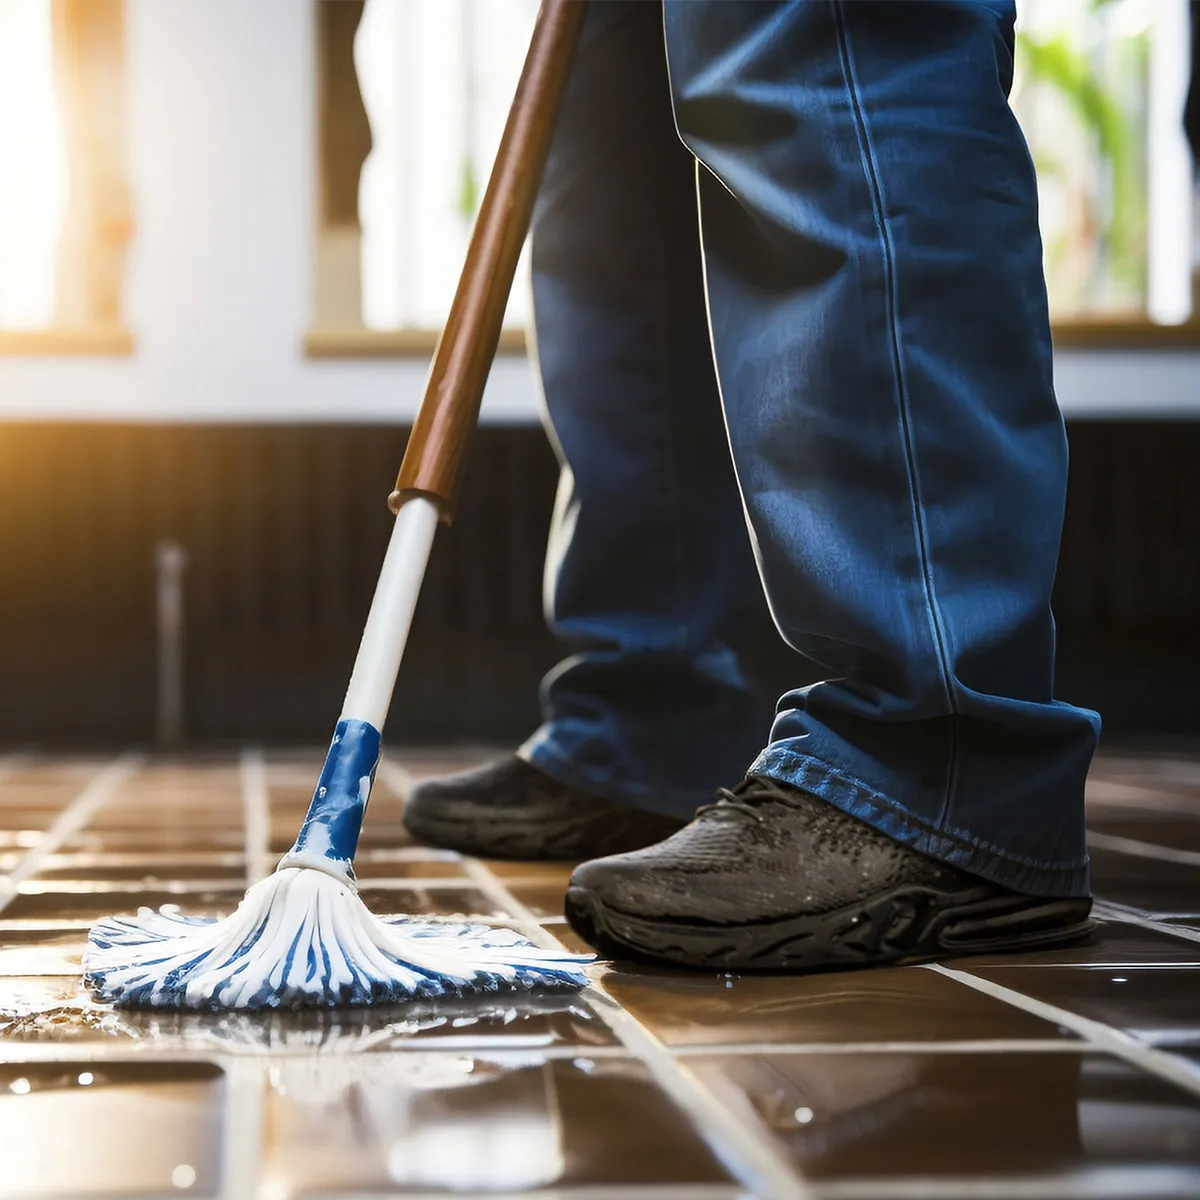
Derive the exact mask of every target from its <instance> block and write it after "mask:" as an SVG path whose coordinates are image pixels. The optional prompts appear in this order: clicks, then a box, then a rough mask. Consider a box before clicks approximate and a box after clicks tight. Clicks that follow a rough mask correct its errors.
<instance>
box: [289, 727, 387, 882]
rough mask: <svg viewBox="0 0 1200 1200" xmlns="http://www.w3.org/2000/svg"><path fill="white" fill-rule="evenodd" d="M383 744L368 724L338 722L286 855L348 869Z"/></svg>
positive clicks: (356, 845)
mask: <svg viewBox="0 0 1200 1200" xmlns="http://www.w3.org/2000/svg"><path fill="white" fill-rule="evenodd" d="M382 744H383V735H382V734H380V732H379V730H378V729H376V728H375V726H374V725H372V724H370V723H369V722H368V721H339V722H338V723H337V728H336V729H335V730H334V731H333V741H332V742H331V743H330V745H329V753H328V754H327V755H326V756H325V766H324V767H323V768H322V769H321V778H320V779H319V780H317V790H316V791H315V792H314V793H313V798H312V802H311V803H310V804H309V806H308V815H307V816H306V817H305V818H304V824H303V825H301V826H300V834H299V836H298V837H297V838H296V844H295V845H294V846H293V847H292V849H291V851H290V854H304V855H305V856H311V855H314V854H315V855H319V856H322V857H324V858H326V859H328V860H329V861H330V863H332V864H337V865H339V866H341V867H344V868H345V869H346V870H349V867H350V864H351V862H352V861H353V860H354V852H355V850H357V849H358V835H359V832H360V831H361V830H362V823H363V813H364V812H365V811H366V808H367V798H368V797H369V796H370V794H371V785H372V784H373V783H374V782H375V768H376V767H377V766H378V765H379V751H380V747H381V746H382ZM285 861H286V860H285Z"/></svg>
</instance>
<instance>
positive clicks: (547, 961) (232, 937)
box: [83, 866, 592, 1011]
mask: <svg viewBox="0 0 1200 1200" xmlns="http://www.w3.org/2000/svg"><path fill="white" fill-rule="evenodd" d="M591 958H592V956H590V955H574V954H566V953H562V952H556V951H551V950H543V949H540V948H539V947H537V946H535V945H533V944H532V943H531V942H529V941H527V940H525V939H524V938H521V937H519V936H518V935H517V934H515V933H512V932H511V931H509V930H507V929H493V928H491V927H490V926H487V925H467V924H458V923H451V922H441V921H432V920H412V919H400V920H397V921H395V922H389V921H384V920H381V919H380V918H379V917H376V916H374V915H372V914H371V913H370V912H369V911H368V909H367V907H366V906H365V905H364V904H363V902H362V900H360V899H359V896H358V892H357V890H356V889H355V887H354V885H353V883H351V882H350V881H349V880H346V881H342V880H340V879H337V878H335V877H334V876H333V875H331V874H328V873H326V872H325V871H322V870H316V869H313V868H309V867H286V866H285V867H281V868H280V869H279V870H277V871H276V872H275V873H274V874H273V875H269V876H268V877H267V878H266V879H264V880H262V881H261V882H259V883H256V884H255V885H254V886H253V887H252V888H250V890H249V891H248V892H247V893H246V895H245V897H244V899H243V900H242V902H241V904H239V905H238V907H237V909H236V911H235V912H233V913H232V914H231V915H230V916H228V917H223V918H211V917H194V916H186V915H184V914H183V913H181V912H179V910H178V909H177V908H175V907H174V906H164V907H163V908H161V909H159V910H158V911H157V912H155V911H154V910H153V909H149V908H143V909H141V910H140V911H139V913H138V915H137V916H136V917H109V918H107V919H105V920H103V921H101V922H99V923H98V924H97V925H96V926H95V927H94V928H93V929H92V931H91V933H90V935H89V937H88V945H87V949H86V951H85V952H84V958H83V969H84V977H85V980H86V982H87V984H88V986H89V987H90V988H91V989H92V990H93V992H94V993H95V994H96V997H97V999H99V1000H102V1001H109V1002H112V1003H115V1004H123V1005H139V1006H154V1007H160V1008H181V1009H202V1010H213V1011H215V1010H221V1009H243V1010H246V1009H250V1010H253V1009H274V1008H299V1007H309V1006H314V1005H316V1006H327V1007H333V1006H335V1005H347V1004H386V1003H396V1002H400V1001H407V1000H413V999H417V998H426V997H434V996H464V995H470V994H473V993H494V992H500V991H505V990H528V989H530V988H534V987H538V988H547V989H573V988H579V987H582V986H583V985H584V984H586V982H587V977H586V976H585V975H584V972H583V966H584V964H585V963H587V962H590V961H591Z"/></svg>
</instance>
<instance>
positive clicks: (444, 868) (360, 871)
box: [354, 854, 466, 882]
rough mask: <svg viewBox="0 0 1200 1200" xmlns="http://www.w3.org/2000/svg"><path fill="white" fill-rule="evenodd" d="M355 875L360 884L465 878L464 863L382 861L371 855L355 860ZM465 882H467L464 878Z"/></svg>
mask: <svg viewBox="0 0 1200 1200" xmlns="http://www.w3.org/2000/svg"><path fill="white" fill-rule="evenodd" d="M354 874H355V875H356V876H357V877H358V879H359V881H360V882H366V881H368V880H385V879H398V880H403V879H454V878H459V877H464V872H463V868H462V863H461V862H457V861H455V860H454V859H445V858H405V859H402V860H400V861H397V860H395V859H392V860H390V861H389V860H387V859H384V860H382V861H380V860H378V859H374V858H372V857H371V856H370V855H369V854H360V855H359V856H358V857H357V858H356V859H355V860H354ZM464 882H466V880H465V878H464Z"/></svg>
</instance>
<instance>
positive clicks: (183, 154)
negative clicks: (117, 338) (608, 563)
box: [0, 0, 1200, 422]
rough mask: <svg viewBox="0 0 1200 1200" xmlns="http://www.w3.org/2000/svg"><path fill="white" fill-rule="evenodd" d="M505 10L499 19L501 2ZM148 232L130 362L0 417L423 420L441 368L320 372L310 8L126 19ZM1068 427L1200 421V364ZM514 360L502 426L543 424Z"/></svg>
mask: <svg viewBox="0 0 1200 1200" xmlns="http://www.w3.org/2000/svg"><path fill="white" fill-rule="evenodd" d="M497 2H498V0H497ZM127 5H128V38H129V42H128V54H129V72H130V91H129V108H130V125H131V127H130V138H131V143H130V153H131V170H132V175H133V185H134V201H135V206H136V215H137V230H136V235H135V239H134V243H133V249H132V253H131V257H130V263H129V278H128V288H127V300H128V303H127V316H128V323H129V325H130V327H131V328H132V330H133V331H134V335H135V337H136V339H137V348H136V351H135V353H134V355H133V356H132V357H131V358H127V359H120V358H115V359H102V358H96V359H87V358H83V359H61V358H45V359H38V358H18V357H6V358H0V416H3V417H10V418H47V419H50V418H72V419H80V418H85V419H87V418H93V419H98V420H107V419H122V420H127V419H149V420H164V419H166V420H189V421H192V420H220V421H226V420H234V421H236V420H330V421H340V420H348V421H363V420H385V421H386V420H395V421H398V422H400V421H405V420H407V419H409V418H410V417H411V415H412V413H413V411H414V409H415V407H416V404H417V402H418V401H419V399H420V394H421V385H422V382H423V377H424V370H425V367H424V364H423V363H420V362H414V361H399V360H397V361H347V360H326V361H311V360H306V359H305V358H304V356H303V352H302V347H301V340H302V337H303V333H304V330H305V327H306V324H307V321H308V314H309V308H310V293H311V288H312V269H311V265H312V264H311V238H310V233H311V229H312V220H313V214H312V205H313V186H312V181H313V178H314V163H313V157H314V149H315V138H314V132H313V120H314V98H313V81H314V70H313V22H312V12H311V8H312V6H311V2H310V0H127ZM1058 375H1059V388H1060V397H1061V399H1062V402H1063V406H1064V408H1065V409H1066V410H1067V412H1068V414H1073V413H1078V414H1094V413H1099V414H1117V413H1119V412H1154V413H1171V412H1183V411H1191V412H1200V352H1196V353H1190V352H1189V353H1171V354H1144V353H1102V352H1101V353H1084V352H1072V353H1068V354H1064V355H1062V356H1061V358H1060V361H1059V364H1058ZM535 411H536V406H535V402H534V389H533V382H532V379H531V376H530V372H529V368H528V366H527V365H526V364H525V363H524V362H523V361H520V360H513V359H501V360H500V361H499V362H498V363H497V366H496V369H495V371H494V372H493V378H492V383H491V385H490V387H489V392H488V396H487V397H486V399H485V403H484V412H485V419H491V420H525V419H533V417H534V414H535Z"/></svg>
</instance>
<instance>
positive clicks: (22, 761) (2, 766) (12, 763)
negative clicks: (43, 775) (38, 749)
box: [0, 750, 33, 784]
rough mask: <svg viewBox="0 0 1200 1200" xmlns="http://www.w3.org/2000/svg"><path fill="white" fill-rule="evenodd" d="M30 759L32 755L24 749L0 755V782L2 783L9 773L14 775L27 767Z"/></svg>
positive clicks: (31, 759)
mask: <svg viewBox="0 0 1200 1200" xmlns="http://www.w3.org/2000/svg"><path fill="white" fill-rule="evenodd" d="M32 761H33V755H31V754H28V753H26V752H25V751H24V750H14V751H12V752H11V753H9V754H3V755H0V784H2V783H4V782H5V781H6V780H7V779H8V777H9V776H10V775H15V774H16V773H17V772H18V771H20V770H22V769H23V768H25V767H27V766H28V765H29V764H30V763H31V762H32Z"/></svg>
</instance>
